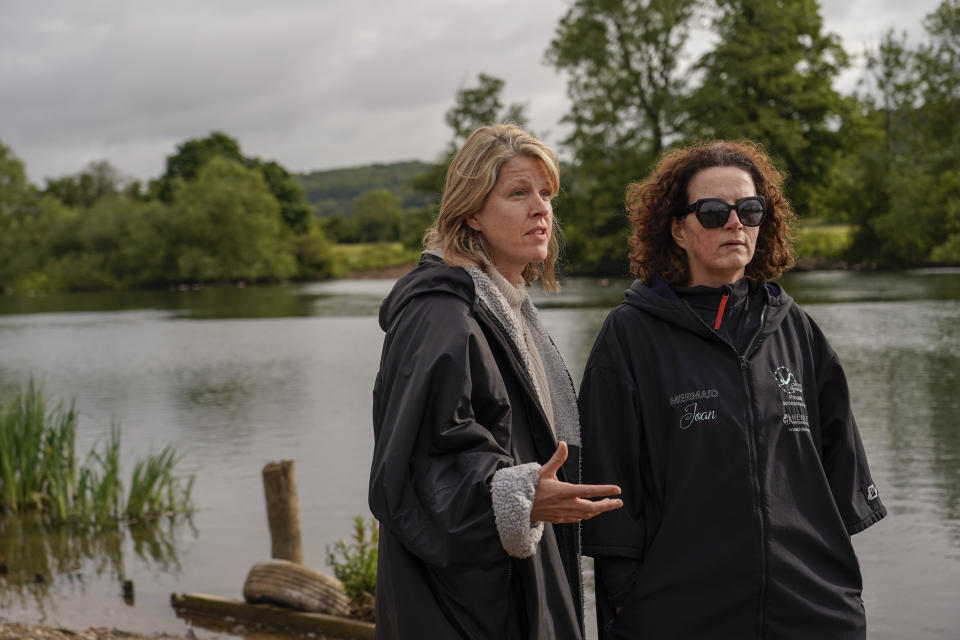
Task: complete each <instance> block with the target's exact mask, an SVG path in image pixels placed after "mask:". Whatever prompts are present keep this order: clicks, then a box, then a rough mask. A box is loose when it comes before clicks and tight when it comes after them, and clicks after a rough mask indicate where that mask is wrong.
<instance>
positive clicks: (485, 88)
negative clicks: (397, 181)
mask: <svg viewBox="0 0 960 640" xmlns="http://www.w3.org/2000/svg"><path fill="white" fill-rule="evenodd" d="M503 86H504V82H503V80H502V79H500V78H497V77H495V76H491V75H488V74H486V73H481V74H478V75H477V86H475V87H462V88H461V89H459V90H458V91H457V95H456V99H455V100H454V104H453V106H452V107H450V108H449V109H448V110H447V112H446V113H445V114H444V120H445V121H446V123H447V125H448V126H449V127H450V129H451V130H452V134H453V135H452V138H451V140H450V143H449V144H448V145H447V148H446V149H445V150H444V152H443V153H442V154H441V157H440V161H439V162H437V164H435V165H432V166H430V167H429V168H428V169H427V170H426V171H424V172H423V173H422V174H420V175H419V176H417V177H415V178H414V180H413V186H414V188H416V190H417V191H419V192H420V193H422V194H425V195H426V196H427V197H428V201H427V202H428V203H430V204H432V203H435V202H439V201H440V196H441V194H442V193H443V184H444V181H445V179H446V171H447V167H448V166H449V165H450V161H451V160H453V155H454V154H455V153H456V152H457V149H459V148H460V147H461V146H463V143H464V142H466V140H467V138H468V137H469V136H470V134H471V133H473V131H474V130H475V129H477V128H478V127H481V126H484V125H488V124H493V123H496V122H512V123H514V124H516V125H519V126H521V127H526V125H527V115H526V105H523V104H519V103H513V104H510V105H509V106H507V107H506V108H504V106H503V103H502V102H501V100H500V93H501V92H502V91H503Z"/></svg>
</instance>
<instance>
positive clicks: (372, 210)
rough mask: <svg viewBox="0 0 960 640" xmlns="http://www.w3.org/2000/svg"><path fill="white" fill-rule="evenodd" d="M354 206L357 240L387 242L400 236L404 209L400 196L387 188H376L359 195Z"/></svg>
mask: <svg viewBox="0 0 960 640" xmlns="http://www.w3.org/2000/svg"><path fill="white" fill-rule="evenodd" d="M354 208H355V210H356V217H355V218H354V222H355V224H356V226H357V240H358V241H360V242H386V241H395V240H398V239H399V238H400V221H401V219H402V218H403V211H402V210H401V209H400V198H398V197H397V196H395V195H394V194H392V193H390V192H389V191H387V190H386V189H374V190H373V191H368V192H367V193H365V194H364V195H362V196H360V197H358V198H357V199H356V201H355V204H354Z"/></svg>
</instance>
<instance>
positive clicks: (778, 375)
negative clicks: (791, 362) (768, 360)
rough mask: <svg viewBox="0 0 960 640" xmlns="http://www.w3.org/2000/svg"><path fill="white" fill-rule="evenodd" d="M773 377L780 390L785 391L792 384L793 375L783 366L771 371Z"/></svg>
mask: <svg viewBox="0 0 960 640" xmlns="http://www.w3.org/2000/svg"><path fill="white" fill-rule="evenodd" d="M773 377H774V378H775V379H776V381H777V386H779V387H780V388H781V389H786V388H787V387H789V386H790V383H791V382H793V373H791V372H790V369H787V368H786V367H784V366H779V367H777V368H776V369H774V370H773Z"/></svg>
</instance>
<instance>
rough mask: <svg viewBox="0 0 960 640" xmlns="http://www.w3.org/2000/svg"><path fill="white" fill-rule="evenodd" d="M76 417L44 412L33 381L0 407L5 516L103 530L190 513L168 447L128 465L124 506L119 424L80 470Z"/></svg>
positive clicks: (0, 500) (71, 412)
mask: <svg viewBox="0 0 960 640" xmlns="http://www.w3.org/2000/svg"><path fill="white" fill-rule="evenodd" d="M76 433H77V413H76V410H75V409H74V406H73V404H72V403H71V405H70V407H69V408H66V409H64V408H63V406H62V405H59V404H58V405H56V406H55V407H54V408H53V409H49V410H48V406H47V402H46V400H45V398H44V396H43V391H42V389H38V388H37V387H36V386H35V385H34V383H33V381H31V382H30V384H29V386H28V387H27V390H26V391H25V392H23V393H21V394H19V395H18V396H17V397H16V398H14V399H13V400H12V401H7V402H2V403H0V505H2V508H3V509H4V510H5V511H10V512H28V513H37V514H39V515H40V516H41V517H42V518H43V519H45V520H46V521H48V522H50V523H53V524H59V523H64V522H69V521H75V522H79V523H81V524H84V525H94V526H102V525H108V524H114V523H117V522H121V521H123V522H146V521H149V520H152V519H155V518H157V517H159V516H161V515H172V514H176V513H188V512H190V511H192V509H193V506H192V502H191V499H190V492H191V489H192V485H193V477H192V476H190V477H189V478H187V479H186V481H184V480H182V479H181V478H178V477H176V476H175V475H174V473H173V471H174V467H175V466H176V463H177V461H178V460H179V456H178V454H177V453H176V450H175V449H174V448H173V447H166V448H165V449H164V450H163V451H162V452H161V453H160V454H159V455H150V456H148V457H147V458H146V459H144V460H139V461H136V462H134V468H133V476H132V479H131V482H130V491H129V494H128V495H127V497H126V500H124V495H123V485H122V483H121V481H120V426H119V425H118V424H116V423H114V424H113V425H112V426H111V428H110V431H109V434H108V437H107V440H106V442H105V443H104V445H103V447H102V448H99V449H98V447H97V445H96V444H95V445H94V446H93V448H91V450H90V453H89V455H88V456H87V460H86V462H85V463H84V464H82V465H78V464H77V460H76V452H75V450H76V446H75V445H76Z"/></svg>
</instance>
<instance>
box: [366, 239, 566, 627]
mask: <svg viewBox="0 0 960 640" xmlns="http://www.w3.org/2000/svg"><path fill="white" fill-rule="evenodd" d="M380 325H381V327H383V329H384V330H385V331H386V332H387V335H386V338H385V341H384V345H383V355H382V359H381V363H380V371H379V373H378V375H377V382H376V387H375V389H374V402H373V422H374V436H375V443H376V444H375V449H374V455H373V463H372V468H371V472H370V491H369V501H370V510H371V511H372V512H373V514H374V515H375V516H376V518H377V519H378V520H379V522H380V547H379V558H378V562H379V564H378V570H377V589H376V616H377V620H376V629H377V636H378V637H379V638H474V639H492V638H524V639H527V638H530V639H532V638H536V639H539V640H546V639H548V638H551V639H552V638H561V639H565V638H574V639H577V638H580V637H581V635H582V632H581V629H582V601H581V598H582V591H581V586H580V566H579V551H578V544H579V539H578V529H577V528H576V527H570V526H568V525H561V526H551V525H549V524H546V525H545V526H544V532H543V538H542V539H541V541H540V543H539V545H538V547H537V551H536V554H535V555H533V556H532V557H529V558H525V559H517V558H514V557H510V556H508V555H507V553H506V552H505V551H504V549H503V547H502V545H501V542H500V539H499V537H498V531H497V526H496V523H495V520H494V512H493V508H492V504H491V486H490V483H491V478H492V477H493V475H494V473H495V472H496V471H497V470H498V469H501V468H503V467H509V466H514V465H518V464H521V463H528V462H539V463H541V464H542V463H544V462H546V461H547V460H548V459H549V458H550V456H551V455H552V454H553V452H554V451H555V449H556V447H557V442H556V439H555V437H554V435H553V433H552V431H551V430H550V427H549V423H548V422H547V418H546V416H545V414H544V412H543V409H542V408H541V407H540V404H539V401H538V400H536V392H535V390H534V387H533V382H532V381H531V379H530V377H529V375H528V374H527V373H526V370H525V369H524V367H523V366H522V365H521V364H520V362H519V360H518V354H517V353H516V352H515V349H514V348H513V347H512V346H511V343H510V341H509V340H508V338H507V337H506V335H505V334H504V330H503V328H502V327H501V326H500V324H499V322H498V321H497V320H496V318H495V317H494V316H493V315H492V314H491V313H490V312H489V310H488V309H486V308H485V306H484V305H483V304H481V303H480V301H479V299H478V297H477V296H476V295H475V291H474V283H473V280H472V279H471V277H470V275H468V274H467V272H466V271H464V270H463V269H460V268H454V267H449V266H447V265H445V264H444V263H442V262H441V261H440V260H439V259H438V258H435V257H434V256H431V255H429V254H424V257H423V258H422V259H421V262H420V265H419V266H418V267H417V268H416V269H415V270H414V271H412V272H411V273H409V274H407V275H406V276H404V277H403V278H401V279H400V280H399V281H398V282H397V284H396V285H395V286H394V288H393V291H392V292H391V293H390V295H389V296H388V297H387V298H386V300H385V301H384V303H383V305H382V307H381V310H380ZM568 468H572V469H577V451H576V450H572V451H571V456H570V460H568ZM561 471H562V470H561ZM578 475H579V474H578Z"/></svg>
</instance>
